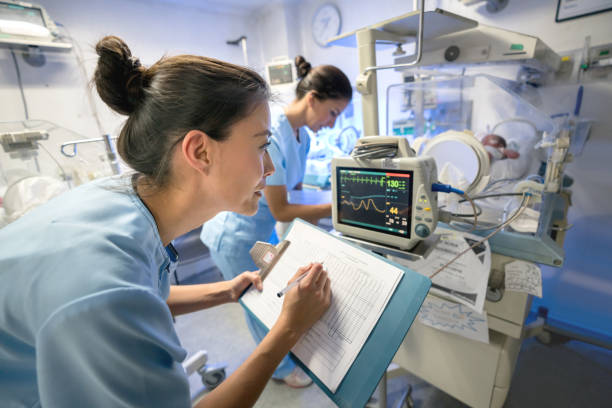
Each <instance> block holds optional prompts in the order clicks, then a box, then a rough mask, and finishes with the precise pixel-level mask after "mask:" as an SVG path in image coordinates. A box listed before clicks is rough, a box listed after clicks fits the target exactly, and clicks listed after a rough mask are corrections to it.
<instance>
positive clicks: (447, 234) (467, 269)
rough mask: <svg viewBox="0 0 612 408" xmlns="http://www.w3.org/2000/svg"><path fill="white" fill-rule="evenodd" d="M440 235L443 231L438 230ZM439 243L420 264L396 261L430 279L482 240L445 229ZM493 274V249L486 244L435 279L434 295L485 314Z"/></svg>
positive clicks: (433, 281) (433, 285)
mask: <svg viewBox="0 0 612 408" xmlns="http://www.w3.org/2000/svg"><path fill="white" fill-rule="evenodd" d="M436 232H440V229H438V230H436ZM440 233H441V235H442V236H441V237H440V240H439V241H438V242H437V244H436V246H435V248H434V249H433V250H432V251H431V252H430V253H429V254H428V255H427V258H425V259H422V260H419V261H407V260H402V259H399V258H395V259H394V260H395V261H396V262H398V263H400V264H402V265H405V266H407V267H408V268H410V269H412V270H414V271H416V272H418V273H420V274H422V275H425V276H428V277H429V276H431V275H432V274H433V273H434V272H435V271H437V270H438V268H440V267H441V266H442V265H444V264H446V263H447V262H448V261H450V260H451V259H453V258H454V257H455V256H456V255H457V254H458V253H460V252H462V251H464V250H465V249H466V248H468V246H471V245H473V244H475V243H476V242H478V241H480V240H481V239H482V237H479V236H477V235H473V234H468V233H464V232H458V231H450V230H442V232H440ZM490 272H491V248H490V247H489V243H488V242H487V241H485V242H483V243H482V244H480V245H478V246H476V247H475V248H473V249H472V250H470V251H468V252H467V253H465V254H463V255H461V256H460V257H459V258H458V259H457V260H456V261H454V262H453V263H451V264H450V265H448V266H447V267H446V268H445V269H443V270H442V271H441V272H440V273H438V274H437V275H436V276H435V277H434V278H433V279H432V285H431V293H434V294H438V295H440V296H443V297H446V298H449V299H451V300H453V301H455V302H458V303H461V304H463V305H466V306H468V307H470V308H472V309H473V310H474V311H476V312H478V313H482V311H483V308H484V301H485V298H486V292H487V283H488V282H489V273H490Z"/></svg>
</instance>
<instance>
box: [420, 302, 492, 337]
mask: <svg viewBox="0 0 612 408" xmlns="http://www.w3.org/2000/svg"><path fill="white" fill-rule="evenodd" d="M418 319H419V321H420V322H421V323H423V324H424V325H427V326H429V327H433V328H434V329H438V330H442V331H445V332H449V333H454V334H457V335H459V336H463V337H467V338H468V339H472V340H476V341H481V342H483V343H487V344H488V343H489V326H488V324H487V312H482V314H481V313H477V312H475V311H474V310H472V309H470V308H468V307H467V306H464V305H461V304H459V303H454V302H449V301H446V300H442V299H440V298H437V297H435V296H427V298H426V299H425V302H424V303H423V306H421V310H420V311H419V314H418Z"/></svg>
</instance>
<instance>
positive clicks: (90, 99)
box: [55, 22, 106, 135]
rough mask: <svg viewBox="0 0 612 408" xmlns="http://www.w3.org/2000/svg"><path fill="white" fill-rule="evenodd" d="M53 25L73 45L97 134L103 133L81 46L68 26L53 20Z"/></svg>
mask: <svg viewBox="0 0 612 408" xmlns="http://www.w3.org/2000/svg"><path fill="white" fill-rule="evenodd" d="M55 25H56V26H58V27H61V28H62V29H63V30H65V31H66V34H67V35H64V34H62V38H63V39H65V40H69V41H70V42H71V43H72V45H73V46H74V56H75V58H76V61H77V65H78V67H79V68H80V70H81V74H82V75H83V79H85V93H86V94H87V100H88V102H89V107H90V109H91V113H92V115H93V117H94V120H95V121H96V126H97V127H98V132H99V134H100V135H104V134H105V133H106V132H105V131H104V127H103V126H102V121H101V120H100V114H99V112H98V108H97V106H96V101H95V99H94V96H93V93H92V91H91V86H89V85H88V83H89V81H88V80H87V78H88V75H87V70H86V69H85V62H84V58H83V50H82V49H81V46H80V44H79V43H78V41H75V40H74V38H73V37H72V34H70V30H68V28H66V26H65V25H63V24H61V23H58V22H55Z"/></svg>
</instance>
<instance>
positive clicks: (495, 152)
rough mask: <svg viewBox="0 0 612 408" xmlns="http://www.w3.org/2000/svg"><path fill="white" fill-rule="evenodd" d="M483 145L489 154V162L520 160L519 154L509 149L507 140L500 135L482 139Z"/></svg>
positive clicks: (487, 136)
mask: <svg viewBox="0 0 612 408" xmlns="http://www.w3.org/2000/svg"><path fill="white" fill-rule="evenodd" d="M481 143H482V144H483V146H484V148H485V150H486V151H487V153H488V154H489V160H490V161H491V162H493V161H494V160H501V159H518V157H519V156H520V154H519V152H517V151H516V150H512V149H507V144H506V139H504V138H503V137H501V136H499V135H494V134H489V135H486V136H485V137H483V138H482V140H481Z"/></svg>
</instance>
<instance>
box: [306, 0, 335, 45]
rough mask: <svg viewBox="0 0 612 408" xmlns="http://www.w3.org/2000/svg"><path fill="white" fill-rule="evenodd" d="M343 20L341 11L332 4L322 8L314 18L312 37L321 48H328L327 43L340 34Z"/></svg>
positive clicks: (324, 5) (316, 12)
mask: <svg viewBox="0 0 612 408" xmlns="http://www.w3.org/2000/svg"><path fill="white" fill-rule="evenodd" d="M341 26H342V20H341V18H340V10H338V7H336V6H335V5H333V4H331V3H326V4H323V5H322V6H320V7H319V8H318V9H317V11H315V13H314V16H313V17H312V37H313V39H314V41H315V42H316V43H317V44H318V45H320V46H321V47H327V41H328V40H329V39H330V38H332V37H335V36H337V35H338V34H340V28H341Z"/></svg>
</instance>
